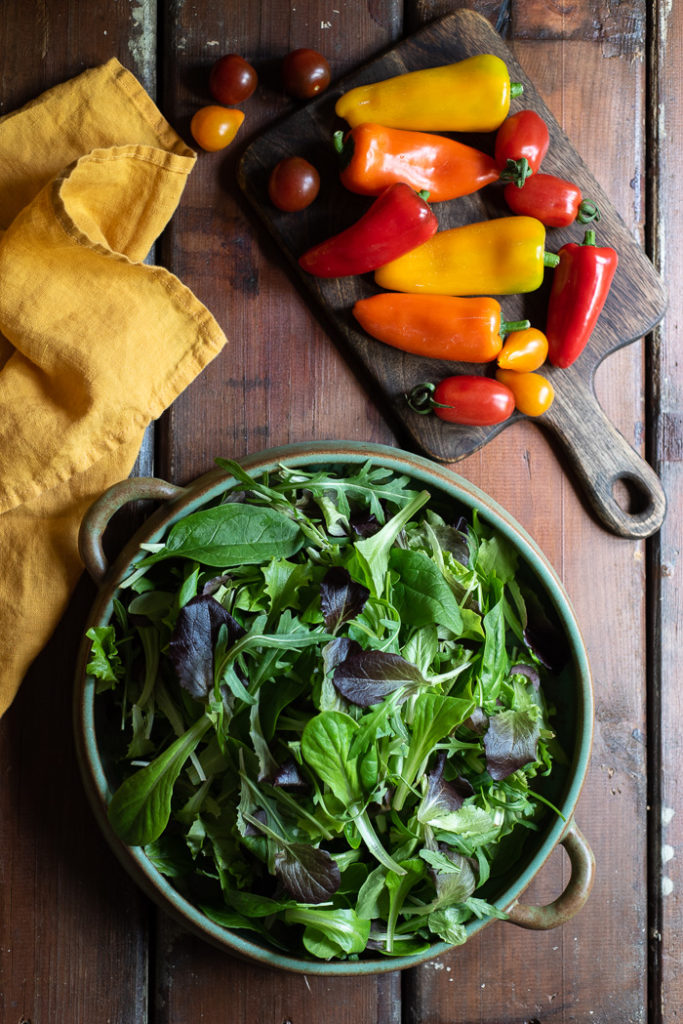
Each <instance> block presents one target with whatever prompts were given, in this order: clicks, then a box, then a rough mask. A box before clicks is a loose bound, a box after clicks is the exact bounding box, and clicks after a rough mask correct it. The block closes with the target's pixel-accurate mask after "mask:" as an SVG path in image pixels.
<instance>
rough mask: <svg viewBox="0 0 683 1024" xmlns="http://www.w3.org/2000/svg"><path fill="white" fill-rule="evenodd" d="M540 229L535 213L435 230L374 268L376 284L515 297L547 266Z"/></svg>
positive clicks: (533, 285)
mask: <svg viewBox="0 0 683 1024" xmlns="http://www.w3.org/2000/svg"><path fill="white" fill-rule="evenodd" d="M558 262H559V260H558V257H557V256H556V255H555V254H554V253H549V252H546V251H545V227H544V226H543V224H541V222H540V220H536V218H535V217H498V218H495V219H493V220H484V221H477V222H475V223H474V224H465V225H463V226H462V227H459V228H449V229H447V230H445V231H437V233H436V234H435V235H433V236H432V238H430V239H429V240H428V241H426V242H423V244H422V245H419V246H418V247H417V248H416V249H413V250H412V252H408V253H406V254H405V255H404V256H400V257H399V258H398V259H395V260H392V261H391V262H390V263H386V264H385V265H384V266H383V267H380V269H379V270H377V271H376V272H375V281H376V283H377V284H378V285H379V286H380V288H386V289H388V290H389V291H394V292H412V293H418V292H424V293H427V294H431V295H515V294H518V293H521V292H532V291H535V290H536V289H537V288H539V287H540V285H541V283H542V281H543V270H544V267H546V266H556V265H557V263H558Z"/></svg>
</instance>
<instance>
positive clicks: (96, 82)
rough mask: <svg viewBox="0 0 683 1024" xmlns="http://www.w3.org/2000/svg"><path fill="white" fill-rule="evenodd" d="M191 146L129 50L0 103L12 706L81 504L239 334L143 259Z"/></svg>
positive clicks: (56, 612)
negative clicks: (4, 106)
mask: <svg viewBox="0 0 683 1024" xmlns="http://www.w3.org/2000/svg"><path fill="white" fill-rule="evenodd" d="M195 159H196V157H195V154H194V152H193V151H192V150H191V149H189V148H188V147H187V146H186V145H185V143H184V142H183V141H182V139H180V137H179V136H178V135H177V134H176V133H175V131H174V130H173V129H172V128H171V126H170V125H169V124H168V123H167V122H166V121H165V119H164V118H163V117H162V115H161V113H160V112H159V110H158V109H157V108H156V106H155V105H154V103H153V101H152V100H151V99H150V97H149V96H148V95H147V93H146V92H145V91H144V89H143V88H142V86H141V85H140V83H139V82H138V81H137V80H136V79H135V77H134V76H133V75H132V74H131V73H130V72H129V71H128V70H126V69H125V68H124V67H123V66H122V65H121V64H120V63H119V62H118V61H117V60H115V59H113V60H110V61H108V62H107V63H106V64H104V65H102V66H101V67H98V68H94V69H91V70H88V71H85V72H83V73H82V74H81V75H79V76H78V77H76V78H74V79H72V80H71V81H69V82H65V83H63V84H61V85H58V86H56V87H55V88H54V89H50V90H49V91H48V92H46V93H44V94H43V95H42V96H40V97H38V99H37V100H35V101H33V102H32V103H29V104H28V105H27V106H25V107H22V108H21V109H20V110H18V111H17V112H15V113H12V114H8V115H6V116H5V117H3V118H0V332H1V333H2V335H4V337H2V336H0V570H1V571H2V581H1V583H0V714H2V713H3V712H4V711H5V710H6V709H7V707H8V706H9V704H10V703H11V701H12V700H13V698H14V696H15V694H16V691H17V689H18V687H19V685H20V683H21V680H22V678H23V676H24V675H25V673H26V670H27V668H28V667H29V665H30V664H31V662H32V661H33V659H34V658H35V656H36V655H37V654H38V653H39V651H40V650H41V649H42V648H43V647H44V645H45V643H46V642H47V640H48V639H49V637H50V635H51V634H52V632H53V631H54V628H55V626H56V624H57V622H58V621H59V619H60V617H61V615H62V614H63V612H64V610H65V607H66V605H67V603H68V600H69V596H70V594H71V592H72V590H73V587H74V585H75V583H76V581H77V580H78V577H79V576H80V574H81V572H82V564H81V562H80V559H79V556H78V548H77V536H78V528H79V524H80V521H81V518H82V516H83V513H84V512H85V510H86V509H87V507H88V506H89V505H90V504H91V503H92V501H94V500H95V498H96V497H97V496H98V495H99V494H101V493H102V491H103V490H104V489H106V488H107V487H108V486H109V485H110V484H112V483H114V482H116V481H118V480H121V479H122V478H125V477H126V476H128V474H129V473H130V471H131V469H132V467H133V464H134V462H135V459H136V456H137V453H138V451H139V448H140V444H141V441H142V437H143V434H144V432H145V430H146V428H147V426H148V424H149V423H150V422H151V421H152V420H154V419H156V418H157V417H158V416H159V415H160V414H161V413H162V412H163V410H164V409H166V408H167V407H168V406H169V405H170V404H171V403H172V402H173V400H174V399H175V398H176V397H177V395H178V394H180V392H181V391H182V390H183V389H184V388H185V387H186V386H187V385H188V384H190V382H191V381H192V380H193V379H194V378H195V377H196V375H197V374H198V373H199V372H200V371H201V370H202V368H203V367H204V366H205V365H206V364H207V363H208V362H209V361H210V360H211V359H213V358H214V357H215V356H216V355H217V354H218V352H219V351H220V350H221V348H222V347H223V345H224V344H225V340H226V339H225V336H224V334H223V332H222V331H221V329H220V327H219V326H218V324H217V323H216V321H215V320H214V318H213V317H212V315H211V314H210V313H209V311H208V310H207V309H206V307H205V306H203V305H202V303H200V302H199V300H198V299H197V298H196V297H195V296H194V295H193V293H192V292H191V291H190V290H189V289H188V288H186V287H185V285H183V284H182V283H181V282H180V281H179V280H178V278H177V277H175V276H174V275H173V274H171V273H169V272H168V271H167V270H165V269H164V268H162V267H158V266H151V265H149V264H147V263H145V262H143V261H144V259H145V257H146V256H147V255H148V253H149V250H150V248H151V246H152V245H153V243H154V241H155V239H156V238H157V237H158V235H159V234H160V232H161V231H162V230H163V228H164V227H165V225H166V224H167V223H168V220H169V219H170V217H171V215H172V214H173V212H174V210H175V209H176V207H177V204H178V201H179V199H180V196H181V194H182V191H183V188H184V186H185V182H186V180H187V175H188V174H189V172H190V171H191V169H192V167H193V165H194V162H195Z"/></svg>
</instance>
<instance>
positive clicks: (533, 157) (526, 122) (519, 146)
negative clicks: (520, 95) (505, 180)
mask: <svg viewBox="0 0 683 1024" xmlns="http://www.w3.org/2000/svg"><path fill="white" fill-rule="evenodd" d="M549 144H550V134H549V132H548V126H547V125H546V123H545V121H544V120H543V118H542V117H540V116H539V115H538V114H537V113H536V111H535V110H520V111H519V112H518V113H516V114H513V115H512V116H511V117H507V118H506V119H505V120H504V121H503V123H502V125H501V126H500V128H499V129H498V131H497V132H496V144H495V150H494V155H495V158H496V163H497V164H498V167H499V168H500V170H501V171H502V170H504V169H505V167H506V166H507V165H508V164H513V163H516V162H519V161H521V160H526V163H527V176H528V177H530V176H531V175H533V174H535V173H536V171H537V170H538V168H539V167H540V166H541V161H542V160H543V157H544V156H545V155H546V153H547V152H548V146H549ZM523 180H524V178H522V181H523Z"/></svg>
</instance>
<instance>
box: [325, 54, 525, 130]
mask: <svg viewBox="0 0 683 1024" xmlns="http://www.w3.org/2000/svg"><path fill="white" fill-rule="evenodd" d="M521 91H522V86H521V84H519V83H517V82H514V83H511V82H510V75H509V74H508V69H507V67H506V66H505V63H504V61H502V60H501V59H500V57H496V56H494V55H493V54H491V53H482V54H477V55H476V56H474V57H467V58H466V59H465V60H461V61H458V62H457V63H455V64H445V65H443V66H441V67H435V68H423V69H422V70H420V71H408V72H406V73H405V74H403V75H396V76H395V77H394V78H386V79H384V80H383V81H381V82H374V83H372V84H370V85H359V86H356V88H355V89H350V90H349V91H348V92H346V93H344V95H343V96H341V97H340V98H339V100H337V104H336V106H335V108H334V109H335V113H336V114H337V115H338V116H339V117H343V118H344V120H346V121H348V123H349V124H350V125H351V127H352V128H355V127H356V125H359V124H363V123H364V122H367V121H374V122H376V123H377V124H381V125H384V126H385V127H387V128H412V129H414V130H416V131H424V132H492V131H495V130H496V129H497V128H499V127H500V125H501V124H502V123H503V121H504V120H505V118H506V117H507V115H508V111H509V109H510V97H511V96H513V95H515V96H516V95H518V94H519V93H520V92H521Z"/></svg>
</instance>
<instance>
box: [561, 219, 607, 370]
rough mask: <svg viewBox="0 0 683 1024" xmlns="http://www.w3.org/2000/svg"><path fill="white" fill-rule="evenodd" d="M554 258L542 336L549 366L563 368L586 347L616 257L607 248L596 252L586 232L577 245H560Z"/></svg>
mask: <svg viewBox="0 0 683 1024" xmlns="http://www.w3.org/2000/svg"><path fill="white" fill-rule="evenodd" d="M558 255H559V257H560V262H559V264H558V267H557V269H556V270H555V275H554V278H553V284H552V288H551V291H550V299H549V302H548V320H547V325H546V332H545V333H546V335H547V338H548V360H549V362H551V363H552V365H553V366H561V367H563V368H565V367H567V366H571V365H572V363H573V362H574V361H575V360H576V359H577V358H578V357H579V356H580V355H581V353H582V352H583V350H584V348H585V347H586V343H587V342H588V339H589V338H590V336H591V334H592V332H593V328H594V327H595V324H596V322H597V319H598V317H599V316H600V313H601V311H602V308H603V306H604V305H605V300H606V299H607V295H608V293H609V290H610V287H611V285H612V279H613V278H614V273H615V271H616V269H617V263H618V256H617V253H616V252H615V251H614V249H611V248H609V247H608V246H604V247H601V248H598V247H597V246H596V244H595V232H594V231H592V230H591V231H587V232H586V234H585V237H584V240H583V242H582V243H581V244H580V245H579V244H577V243H576V242H569V243H568V244H567V245H563V246H562V248H561V249H560V251H559V253H558Z"/></svg>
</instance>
